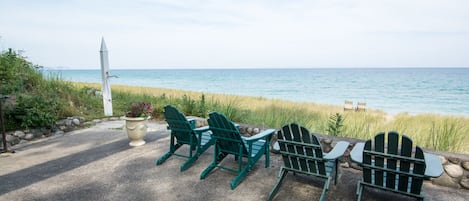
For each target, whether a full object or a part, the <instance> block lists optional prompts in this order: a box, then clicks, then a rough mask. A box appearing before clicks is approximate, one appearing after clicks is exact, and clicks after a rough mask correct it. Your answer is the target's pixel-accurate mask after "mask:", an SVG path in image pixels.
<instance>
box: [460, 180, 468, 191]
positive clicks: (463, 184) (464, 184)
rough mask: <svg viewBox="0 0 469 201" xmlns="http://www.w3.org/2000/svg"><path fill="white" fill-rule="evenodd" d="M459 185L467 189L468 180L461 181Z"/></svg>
mask: <svg viewBox="0 0 469 201" xmlns="http://www.w3.org/2000/svg"><path fill="white" fill-rule="evenodd" d="M459 184H461V186H462V187H464V188H466V189H469V178H464V179H461V182H459Z"/></svg>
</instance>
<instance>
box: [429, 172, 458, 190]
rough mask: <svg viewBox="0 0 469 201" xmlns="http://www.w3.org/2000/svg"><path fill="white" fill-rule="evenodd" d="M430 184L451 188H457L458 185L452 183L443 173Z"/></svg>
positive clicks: (451, 179)
mask: <svg viewBox="0 0 469 201" xmlns="http://www.w3.org/2000/svg"><path fill="white" fill-rule="evenodd" d="M432 183H433V184H436V185H440V186H446V187H451V188H459V184H458V183H456V182H454V181H453V178H451V177H450V176H448V174H446V173H443V175H441V176H440V177H438V178H435V179H432Z"/></svg>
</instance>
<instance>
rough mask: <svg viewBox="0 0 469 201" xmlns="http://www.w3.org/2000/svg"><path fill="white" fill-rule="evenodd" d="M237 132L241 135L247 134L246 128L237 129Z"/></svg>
mask: <svg viewBox="0 0 469 201" xmlns="http://www.w3.org/2000/svg"><path fill="white" fill-rule="evenodd" d="M239 132H240V133H241V134H246V133H247V131H246V127H239Z"/></svg>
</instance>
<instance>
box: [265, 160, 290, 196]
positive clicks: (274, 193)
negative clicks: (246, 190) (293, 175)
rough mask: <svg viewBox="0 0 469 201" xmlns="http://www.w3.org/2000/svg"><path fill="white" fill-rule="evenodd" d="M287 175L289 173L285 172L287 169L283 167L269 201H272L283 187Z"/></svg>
mask: <svg viewBox="0 0 469 201" xmlns="http://www.w3.org/2000/svg"><path fill="white" fill-rule="evenodd" d="M287 173H288V171H287V170H285V168H283V167H282V168H281V170H280V173H279V175H278V179H277V183H275V186H274V188H273V189H272V191H271V192H270V194H269V199H268V201H271V200H272V199H274V197H275V195H276V194H277V192H278V189H279V188H280V186H281V185H282V182H283V179H284V178H285V176H287Z"/></svg>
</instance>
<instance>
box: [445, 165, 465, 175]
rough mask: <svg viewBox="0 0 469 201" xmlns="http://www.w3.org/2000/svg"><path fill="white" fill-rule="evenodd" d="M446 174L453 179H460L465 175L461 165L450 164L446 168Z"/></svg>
mask: <svg viewBox="0 0 469 201" xmlns="http://www.w3.org/2000/svg"><path fill="white" fill-rule="evenodd" d="M444 168H445V171H446V173H447V174H448V175H449V176H450V177H452V178H459V177H461V176H462V175H463V174H464V170H463V169H462V168H461V166H459V165H455V164H450V165H445V166H444Z"/></svg>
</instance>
